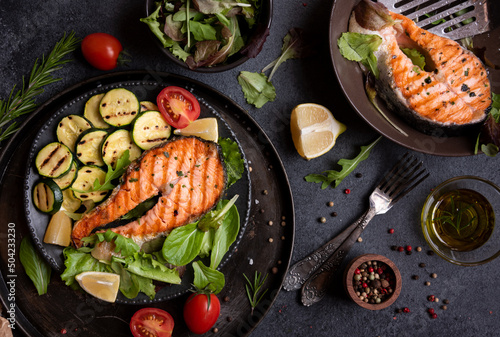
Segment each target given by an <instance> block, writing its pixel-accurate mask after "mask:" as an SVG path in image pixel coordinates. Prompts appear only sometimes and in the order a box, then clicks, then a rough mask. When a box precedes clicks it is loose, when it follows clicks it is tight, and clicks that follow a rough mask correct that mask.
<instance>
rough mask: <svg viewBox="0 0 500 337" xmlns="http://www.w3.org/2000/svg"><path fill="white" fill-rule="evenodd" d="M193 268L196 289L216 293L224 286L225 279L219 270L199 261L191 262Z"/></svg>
mask: <svg viewBox="0 0 500 337" xmlns="http://www.w3.org/2000/svg"><path fill="white" fill-rule="evenodd" d="M193 269H194V281H193V285H194V286H195V288H196V289H198V290H201V291H206V292H210V293H214V294H218V293H219V292H220V291H221V290H222V289H223V288H224V285H225V283H226V280H225V278H224V274H222V273H221V272H220V271H218V270H215V269H212V268H209V267H207V266H205V265H204V264H203V262H201V261H196V262H193Z"/></svg>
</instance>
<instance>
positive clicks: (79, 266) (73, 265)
mask: <svg viewBox="0 0 500 337" xmlns="http://www.w3.org/2000/svg"><path fill="white" fill-rule="evenodd" d="M90 250H91V249H89V248H88V247H83V248H79V249H78V250H77V249H74V248H73V247H66V248H64V250H63V254H64V266H65V267H66V269H64V272H63V273H62V274H61V279H62V280H63V281H64V282H65V283H66V285H67V286H70V287H71V288H73V289H78V288H80V286H79V285H78V282H77V281H76V280H75V276H76V275H78V274H80V273H83V272H85V271H100V272H107V271H108V266H107V265H106V264H104V263H102V262H99V261H98V260H96V259H94V258H93V257H92V255H90V254H89V252H90Z"/></svg>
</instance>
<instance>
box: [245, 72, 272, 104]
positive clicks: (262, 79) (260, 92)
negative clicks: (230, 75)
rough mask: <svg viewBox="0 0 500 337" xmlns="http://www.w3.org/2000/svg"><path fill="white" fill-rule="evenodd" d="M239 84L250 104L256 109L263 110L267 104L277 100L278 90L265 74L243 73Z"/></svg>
mask: <svg viewBox="0 0 500 337" xmlns="http://www.w3.org/2000/svg"><path fill="white" fill-rule="evenodd" d="M238 83H239V84H240V86H241V90H242V91H243V94H244V95H245V98H246V100H247V102H248V103H249V104H253V105H255V107H256V108H262V107H263V106H264V104H266V103H267V102H272V101H274V99H275V98H276V89H275V88H274V85H273V84H272V83H271V82H269V80H268V79H267V76H266V75H265V74H263V73H251V72H249V71H241V72H240V74H239V76H238Z"/></svg>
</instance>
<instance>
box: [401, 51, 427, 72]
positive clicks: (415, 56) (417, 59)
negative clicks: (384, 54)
mask: <svg viewBox="0 0 500 337" xmlns="http://www.w3.org/2000/svg"><path fill="white" fill-rule="evenodd" d="M401 50H402V51H403V53H404V54H405V55H406V56H408V58H409V59H410V60H411V62H412V63H413V64H414V65H416V66H418V67H420V69H424V67H425V57H424V55H422V54H421V53H420V52H419V51H418V50H416V49H412V48H402V49H401Z"/></svg>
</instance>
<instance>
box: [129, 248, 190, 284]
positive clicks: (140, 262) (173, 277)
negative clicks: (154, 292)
mask: <svg viewBox="0 0 500 337" xmlns="http://www.w3.org/2000/svg"><path fill="white" fill-rule="evenodd" d="M125 262H126V265H125V269H127V271H129V272H131V273H133V274H136V275H139V276H142V277H146V278H149V279H153V280H157V281H161V282H165V283H171V284H180V283H181V279H180V277H179V272H178V271H177V270H176V269H170V268H167V267H166V266H165V265H164V264H162V263H160V262H158V261H156V260H155V259H154V258H153V255H151V254H145V253H135V254H134V255H133V256H129V257H127V258H126V259H125Z"/></svg>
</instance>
